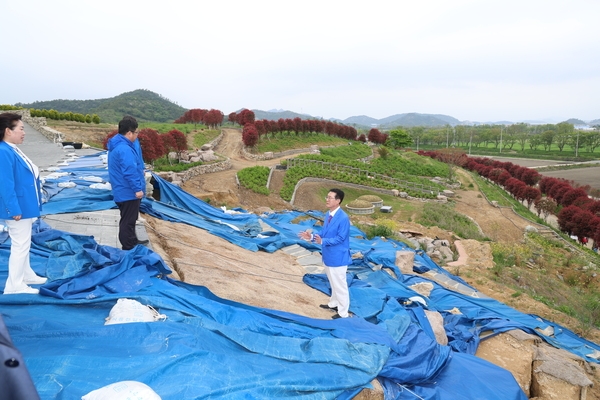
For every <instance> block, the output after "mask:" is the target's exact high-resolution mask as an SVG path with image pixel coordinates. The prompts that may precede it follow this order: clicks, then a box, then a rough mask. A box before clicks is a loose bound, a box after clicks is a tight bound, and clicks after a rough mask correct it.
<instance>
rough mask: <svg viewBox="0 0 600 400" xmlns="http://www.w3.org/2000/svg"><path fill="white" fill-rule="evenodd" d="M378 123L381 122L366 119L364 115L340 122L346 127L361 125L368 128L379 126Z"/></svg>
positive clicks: (369, 118)
mask: <svg viewBox="0 0 600 400" xmlns="http://www.w3.org/2000/svg"><path fill="white" fill-rule="evenodd" d="M380 121H381V120H378V119H375V118H371V117H367V116H366V115H358V116H356V117H350V118H346V119H345V120H343V121H341V122H342V123H344V124H346V125H361V126H369V127H370V126H379V125H381V122H380Z"/></svg>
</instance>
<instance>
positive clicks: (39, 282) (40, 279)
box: [24, 275, 48, 285]
mask: <svg viewBox="0 0 600 400" xmlns="http://www.w3.org/2000/svg"><path fill="white" fill-rule="evenodd" d="M24 282H25V283H29V284H30V285H43V284H44V283H46V282H48V278H44V277H42V276H37V275H36V276H35V278H25V279H24Z"/></svg>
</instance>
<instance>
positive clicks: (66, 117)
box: [0, 104, 100, 124]
mask: <svg viewBox="0 0 600 400" xmlns="http://www.w3.org/2000/svg"><path fill="white" fill-rule="evenodd" d="M22 109H23V107H18V106H12V105H10V104H0V111H14V110H22ZM29 115H31V116H32V117H45V118H48V119H53V120H57V121H59V120H63V121H77V122H84V123H87V124H91V123H94V124H99V123H100V117H99V116H98V115H96V114H92V115H90V114H85V115H83V114H80V113H74V112H70V111H68V112H58V111H56V110H37V109H35V108H30V109H29Z"/></svg>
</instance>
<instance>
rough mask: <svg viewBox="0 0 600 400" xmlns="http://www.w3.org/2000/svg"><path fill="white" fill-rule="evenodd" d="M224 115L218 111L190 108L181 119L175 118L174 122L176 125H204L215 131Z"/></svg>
mask: <svg viewBox="0 0 600 400" xmlns="http://www.w3.org/2000/svg"><path fill="white" fill-rule="evenodd" d="M223 118H224V114H223V112H222V111H220V110H215V109H210V110H205V109H203V108H192V109H191V110H187V111H186V112H185V113H184V114H183V115H182V116H181V117H179V118H177V119H176V120H175V121H174V122H175V123H176V124H190V123H191V124H194V127H196V126H197V125H198V124H204V125H206V126H208V127H209V128H212V129H217V127H218V126H220V125H221V124H222V123H223Z"/></svg>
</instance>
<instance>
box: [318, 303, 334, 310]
mask: <svg viewBox="0 0 600 400" xmlns="http://www.w3.org/2000/svg"><path fill="white" fill-rule="evenodd" d="M319 307H321V308H323V309H325V310H332V311H337V307H329V304H319Z"/></svg>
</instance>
